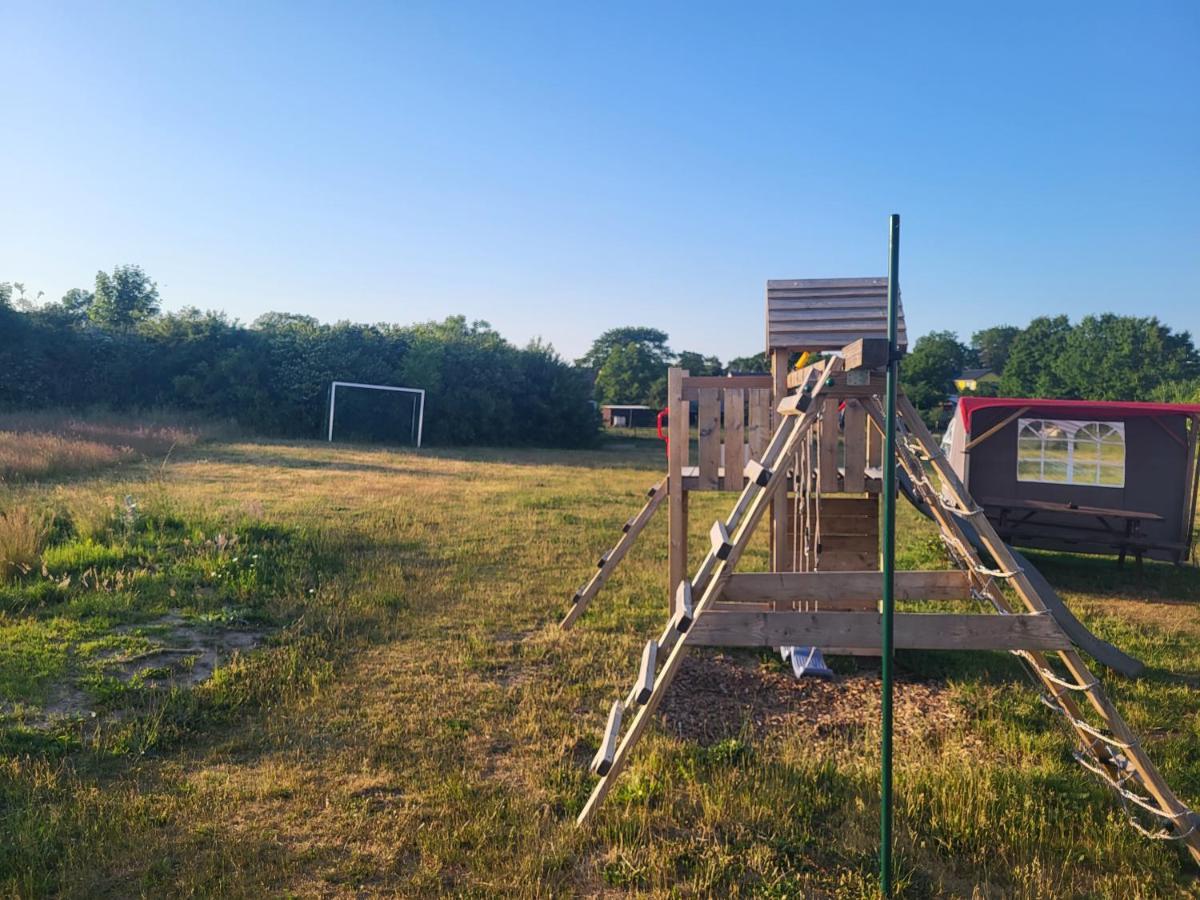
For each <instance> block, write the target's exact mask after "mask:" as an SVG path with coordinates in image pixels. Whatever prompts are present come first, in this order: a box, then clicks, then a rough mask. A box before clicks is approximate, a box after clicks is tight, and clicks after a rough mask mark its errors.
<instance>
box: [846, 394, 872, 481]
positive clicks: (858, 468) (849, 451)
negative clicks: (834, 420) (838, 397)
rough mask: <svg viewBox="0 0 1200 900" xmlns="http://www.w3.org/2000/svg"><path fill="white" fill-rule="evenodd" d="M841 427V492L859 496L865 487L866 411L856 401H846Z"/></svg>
mask: <svg viewBox="0 0 1200 900" xmlns="http://www.w3.org/2000/svg"><path fill="white" fill-rule="evenodd" d="M843 423H844V424H843V427H842V472H843V476H842V490H844V491H846V492H847V493H851V494H860V493H862V492H863V491H864V490H866V487H867V477H866V474H867V411H866V410H865V409H863V407H862V404H861V403H859V402H858V401H857V400H847V401H846V412H845V415H844V416H843Z"/></svg>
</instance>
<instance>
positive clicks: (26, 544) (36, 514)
mask: <svg viewBox="0 0 1200 900" xmlns="http://www.w3.org/2000/svg"><path fill="white" fill-rule="evenodd" d="M50 526H51V517H50V515H49V514H48V513H47V512H45V511H44V510H42V511H38V510H35V509H33V508H32V507H30V506H14V507H12V508H10V509H8V510H6V511H4V512H0V582H6V581H8V580H9V579H12V578H17V577H19V576H21V575H25V574H28V573H29V572H32V571H33V570H34V569H36V568H37V567H38V564H39V563H40V562H41V559H42V551H43V550H44V549H46V542H47V540H49V537H50Z"/></svg>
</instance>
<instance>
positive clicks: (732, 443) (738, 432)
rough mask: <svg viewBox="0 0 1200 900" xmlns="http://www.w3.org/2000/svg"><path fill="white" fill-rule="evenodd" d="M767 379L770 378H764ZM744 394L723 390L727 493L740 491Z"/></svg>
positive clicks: (744, 442) (739, 389)
mask: <svg viewBox="0 0 1200 900" xmlns="http://www.w3.org/2000/svg"><path fill="white" fill-rule="evenodd" d="M766 377H767V378H768V379H769V378H770V376H766ZM745 426H746V392H745V391H743V390H742V389H741V388H734V389H733V390H730V389H728V388H726V390H725V477H724V484H723V486H724V488H725V490H727V491H740V490H741V489H742V468H743V467H744V466H745V459H746V450H745V446H746V437H745V435H746V430H745Z"/></svg>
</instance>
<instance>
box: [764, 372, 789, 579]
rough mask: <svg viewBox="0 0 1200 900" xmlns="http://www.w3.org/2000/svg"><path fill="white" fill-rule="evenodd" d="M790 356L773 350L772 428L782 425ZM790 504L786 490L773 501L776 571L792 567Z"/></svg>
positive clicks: (770, 530) (773, 565)
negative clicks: (782, 406)
mask: <svg viewBox="0 0 1200 900" xmlns="http://www.w3.org/2000/svg"><path fill="white" fill-rule="evenodd" d="M788 358H789V354H788V352H787V351H786V350H772V351H771V379H772V382H773V384H774V387H773V388H772V391H771V405H772V415H771V427H772V430H774V429H777V428H778V427H779V425H780V413H779V412H778V411H777V410H778V404H779V403H781V402H782V401H783V399H784V398H785V397H786V396H787V376H788ZM785 468H786V466H785ZM775 474H776V476H777V477H778V476H779V475H780V473H779V472H776V473H775ZM778 480H782V479H781V478H780V479H778ZM788 506H789V504H788V498H787V491H786V490H783V491H780V492H779V493H778V494H777V495H776V496H775V497H774V498H773V499H772V501H771V516H770V526H769V528H768V540H769V541H770V544H771V553H770V564H771V568H772V569H773V570H775V571H779V570H781V569H784V568H791V566H790V565H789V559H790V555H789V554H788V550H787V515H788Z"/></svg>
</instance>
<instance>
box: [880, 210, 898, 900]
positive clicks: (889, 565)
mask: <svg viewBox="0 0 1200 900" xmlns="http://www.w3.org/2000/svg"><path fill="white" fill-rule="evenodd" d="M899 275H900V217H899V216H898V215H894V214H893V215H892V217H891V221H890V222H889V230H888V288H887V303H888V317H887V324H888V367H887V399H886V406H887V409H886V413H887V422H886V431H885V433H884V436H883V626H882V630H883V634H882V641H881V643H882V653H883V698H882V702H881V704H880V705H881V707H882V713H883V715H882V718H883V723H882V724H883V728H882V731H883V744H882V747H881V748H880V754H879V755H880V767H881V769H882V772H881V781H882V785H881V788H880V796H881V803H880V809H879V891H880V893H881V894H882V895H883V896H884V897H891V896H892V644H893V640H892V617H893V616H894V615H895V608H896V596H895V582H896V383H897V381H899V376H900V373H899V356H900V354H899V349H898V348H897V346H896V330H897V322H896V319H897V310H898V308H899V302H898V301H899V295H900V281H899Z"/></svg>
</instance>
